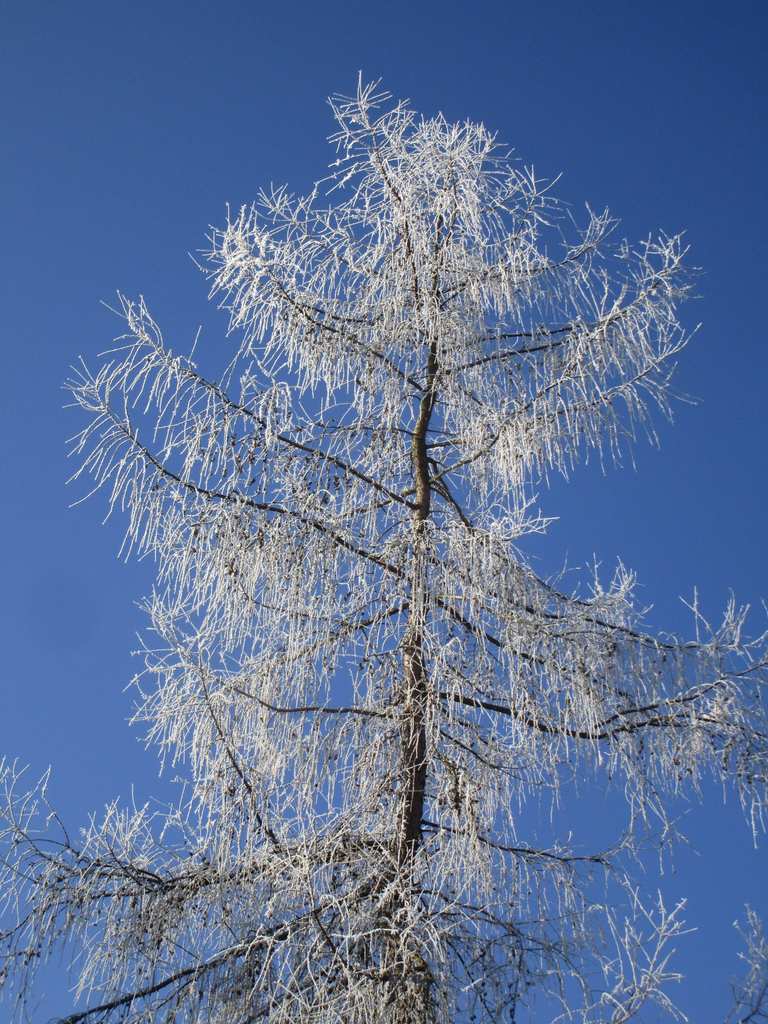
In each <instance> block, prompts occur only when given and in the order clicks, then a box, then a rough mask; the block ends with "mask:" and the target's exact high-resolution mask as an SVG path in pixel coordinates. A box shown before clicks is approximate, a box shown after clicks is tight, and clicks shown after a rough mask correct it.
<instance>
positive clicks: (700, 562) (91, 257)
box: [0, 0, 768, 1022]
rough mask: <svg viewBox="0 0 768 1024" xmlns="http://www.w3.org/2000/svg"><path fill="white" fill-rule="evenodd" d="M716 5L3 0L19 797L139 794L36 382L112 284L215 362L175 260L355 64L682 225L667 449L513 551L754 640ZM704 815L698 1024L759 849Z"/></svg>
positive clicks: (101, 534) (0, 57) (266, 175)
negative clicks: (37, 788) (692, 283)
mask: <svg viewBox="0 0 768 1024" xmlns="http://www.w3.org/2000/svg"><path fill="white" fill-rule="evenodd" d="M725 10H726V9H725V8H721V9H720V13H718V12H717V11H716V10H715V9H714V8H712V9H705V8H704V6H703V5H700V4H693V3H675V2H672V3H670V4H661V3H658V2H651V3H648V4H643V5H635V4H632V5H629V4H615V3H613V4H608V3H591V4H577V3H565V2H558V3H549V4H547V3H543V4H541V5H539V6H538V7H536V6H535V5H532V4H526V5H523V4H518V3H516V2H501V0H498V2H482V0H481V2H476V3H472V4H469V3H466V4H458V3H449V2H437V0H425V2H421V3H413V2H409V3H404V2H401V0H395V2H392V3H388V4H387V5H378V6H374V5H365V6H364V7H360V8H358V7H353V6H352V5H351V4H349V5H347V4H343V3H339V2H338V0H332V2H330V3H323V4H322V5H317V6H316V5H314V4H310V3H305V2H298V3H293V4H274V5H273V4H264V3H260V2H253V3H244V2H232V3H228V4H222V5H216V4H211V3H206V4H202V3H195V2H185V3H180V2H176V0H171V2H164V3H158V4H152V5H150V4H148V3H145V2H143V0H137V2H134V3H132V4H130V5H129V4H117V3H112V2H107V3H99V4H96V3H93V4H91V3H86V2H79V0H75V2H73V3H71V4H66V5H63V4H54V3H44V2H34V0H33V2H29V3H24V4H21V3H10V2H6V0H0V96H2V101H0V102H2V113H3V118H2V120H3V125H4V127H3V131H2V133H0V209H1V210H2V226H3V229H4V244H3V246H2V256H0V260H2V264H3V266H2V271H3V272H2V274H0V324H1V325H2V338H3V347H4V357H5V358H4V379H3V383H4V394H3V399H2V402H0V459H1V460H2V479H3V482H4V486H3V495H4V498H3V501H2V503H0V526H1V528H0V538H2V541H1V542H2V563H1V564H2V566H3V568H4V573H5V586H4V587H3V588H2V593H0V624H1V625H0V629H1V630H2V637H3V642H4V643H3V646H4V652H5V656H4V659H3V673H2V675H3V679H2V685H1V686H0V754H5V755H7V756H9V757H12V758H13V757H18V758H19V760H20V761H21V762H23V763H28V764H29V765H30V766H31V769H30V770H31V772H32V774H33V775H38V774H40V773H41V772H42V771H43V770H44V769H45V768H46V767H47V766H48V765H49V764H51V765H53V766H54V775H53V781H52V784H51V794H52V797H53V799H54V801H55V802H56V803H57V805H58V806H59V807H60V808H61V810H62V812H63V814H64V816H65V817H66V819H67V820H68V821H70V822H72V823H73V825H76V824H77V823H80V822H85V821H86V820H87V815H88V813H89V812H90V811H92V810H93V811H96V812H98V811H99V810H100V808H102V807H103V805H104V804H105V802H106V801H108V800H111V799H112V798H113V797H116V796H123V797H126V798H127V797H129V796H130V791H131V784H133V785H134V786H135V791H136V798H137V801H139V802H141V801H143V800H144V799H145V798H147V797H149V796H151V795H152V794H157V793H161V792H162V789H163V785H164V783H158V782H157V764H156V760H155V756H154V753H153V752H152V751H149V752H145V751H144V749H143V747H142V745H141V743H140V742H139V739H140V737H139V736H138V734H136V733H135V732H133V731H131V730H130V729H129V728H128V727H127V725H126V718H127V717H128V715H129V713H130V708H131V704H132V697H131V694H130V692H126V691H125V689H124V688H125V685H126V684H127V683H128V682H129V680H130V677H131V675H132V673H133V672H134V671H135V670H136V668H137V666H136V665H135V663H132V661H131V658H130V651H131V650H132V649H134V648H135V647H136V646H137V642H136V639H135V634H136V631H137V630H138V629H139V628H140V627H141V626H142V623H143V618H142V616H141V614H140V613H139V612H138V610H137V609H136V607H135V601H136V600H137V599H138V598H139V597H140V596H141V595H142V593H144V592H146V591H147V589H148V588H149V586H150V585H151V580H152V566H151V565H150V564H136V563H133V562H132V563H129V564H128V565H123V564H121V563H120V562H119V561H118V560H117V557H116V553H117V549H118V547H119V541H120V536H121V523H120V522H119V519H115V520H114V521H111V522H110V523H108V524H107V525H106V526H105V527H103V528H102V527H100V526H99V524H100V522H101V519H102V517H103V514H104V504H103V501H101V500H100V499H99V498H98V497H96V498H94V499H92V500H90V501H89V502H88V503H86V504H85V505H83V506H80V507H78V508H76V509H70V508H68V506H69V504H70V503H71V502H72V501H73V500H75V499H76V498H78V497H80V495H81V494H82V488H80V489H72V488H70V489H69V490H68V489H67V488H66V486H65V481H66V478H67V476H68V474H69V473H70V472H71V471H72V469H73V468H74V466H71V465H69V464H68V463H67V461H66V459H65V443H64V442H65V439H66V438H67V437H68V436H70V435H71V434H72V433H74V432H75V430H76V429H77V428H78V425H79V423H80V420H79V419H78V417H77V416H76V415H75V414H74V413H73V412H71V411H69V410H65V409H63V408H62V406H63V404H64V402H65V400H66V397H65V394H64V392H63V391H62V390H61V384H62V382H63V380H64V379H65V378H66V376H67V374H68V366H69V364H70V363H72V362H73V361H74V360H75V359H76V358H77V357H78V355H80V354H83V355H84V356H85V357H86V358H87V359H90V360H91V361H93V360H94V357H95V355H96V353H97V352H99V351H101V350H103V349H105V348H107V347H109V344H110V341H111V339H112V337H113V336H114V335H115V334H116V333H118V332H119V330H120V325H119V322H118V321H117V320H116V319H115V317H114V316H113V315H112V314H110V313H109V311H108V310H107V309H105V308H104V306H103V305H101V304H100V303H101V301H103V302H105V303H107V304H109V303H110V302H112V301H113V298H114V295H115V292H116V290H117V289H118V288H119V289H120V290H121V291H123V292H125V293H126V294H128V295H129V296H136V295H138V294H143V295H145V296H146V298H147V302H148V304H149V306H150V309H151V310H152V311H153V314H154V315H155V317H156V318H157V320H158V321H159V323H160V324H161V325H162V326H163V328H164V330H165V333H166V336H167V337H168V338H169V339H173V340H172V342H171V343H172V345H173V347H174V348H175V349H177V350H183V349H185V348H187V347H188V346H189V345H190V344H191V341H192V338H193V336H194V333H195V331H196V329H197V327H198V325H200V324H202V325H203V334H202V340H201V344H203V345H209V346H217V347H220V348H222V349H223V350H224V351H225V352H226V347H227V346H228V345H231V342H228V341H227V340H226V339H225V337H224V334H225V327H226V321H225V318H224V315H223V314H222V313H220V312H217V311H216V310H215V309H213V308H212V307H211V306H210V305H209V304H208V303H207V302H206V291H207V288H206V283H205V281H204V280H203V278H202V277H201V275H200V272H199V271H198V270H197V269H196V268H195V266H194V263H193V261H192V259H190V257H189V254H190V253H194V252H195V251H196V250H198V249H200V248H203V247H204V246H205V235H206V231H207V227H208V225H209V224H212V223H214V224H220V223H222V222H223V220H224V218H225V204H226V203H230V204H231V205H232V206H233V207H237V206H239V205H240V204H241V203H243V202H248V201H250V200H251V199H252V198H253V197H254V196H255V193H256V191H257V189H258V187H259V186H260V185H264V184H268V183H270V182H276V183H282V182H287V183H288V184H289V186H290V187H291V188H293V189H295V190H297V191H304V190H307V189H309V188H310V187H311V185H312V183H313V181H314V180H316V179H317V178H319V177H321V176H322V174H323V169H324V167H325V165H326V164H327V162H328V161H329V160H330V159H332V156H333V154H332V152H331V150H330V149H329V148H328V146H327V143H326V141H325V138H326V136H327V134H328V133H329V132H330V131H331V130H332V123H331V119H330V115H329V111H328V109H327V107H326V106H325V104H324V99H325V97H326V96H327V95H328V94H329V93H331V92H337V91H339V92H351V91H352V90H353V88H354V84H355V80H356V76H357V72H358V70H362V72H363V74H364V76H365V77H367V78H377V77H380V76H381V77H382V78H383V82H384V85H385V86H386V87H387V88H389V89H390V90H391V91H392V92H394V93H395V94H396V95H398V96H407V97H410V98H411V100H412V101H413V103H414V105H415V107H416V108H417V109H418V110H420V111H422V112H423V113H425V114H427V115H429V114H432V113H434V112H436V111H438V110H441V111H443V113H444V114H445V115H446V116H447V117H448V118H449V119H452V120H461V119H464V118H471V119H473V120H482V121H483V122H484V123H485V124H486V125H487V126H488V127H490V128H492V129H494V130H497V131H498V132H499V137H500V139H502V140H504V141H505V142H506V143H508V144H509V145H510V146H512V147H514V148H515V151H516V153H517V155H518V156H519V157H520V158H521V159H522V160H523V161H524V162H525V163H526V164H533V165H534V166H535V168H536V170H537V172H538V173H539V174H540V175H541V176H543V177H546V178H552V177H555V176H557V175H558V174H561V173H562V178H561V179H560V181H559V183H558V186H557V194H558V195H559V196H560V197H561V198H562V199H564V200H566V201H568V202H569V203H571V204H572V206H573V210H574V214H575V216H577V217H578V215H579V211H580V210H581V209H583V205H582V204H583V203H584V202H588V203H589V204H590V205H591V206H593V207H594V208H596V209H602V208H603V207H604V206H608V207H609V208H610V209H611V210H612V212H613V213H614V214H615V215H616V216H618V217H619V218H620V219H621V221H622V226H621V229H620V233H621V235H622V236H626V237H627V238H629V239H630V240H632V239H639V238H642V237H644V236H645V235H647V234H648V233H649V232H653V231H656V230H657V229H664V230H667V231H669V232H675V231H677V230H679V229H685V230H686V232H687V238H688V240H689V242H690V245H691V256H690V260H691V262H692V263H693V264H694V265H696V266H699V267H701V268H702V273H701V275H700V277H699V278H698V282H697V291H698V293H699V298H698V299H697V300H695V301H693V302H691V303H689V304H688V306H687V307H686V308H685V309H684V313H683V315H684V318H685V320H686V322H687V323H688V324H689V326H690V327H691V328H693V327H694V326H695V325H696V324H697V323H699V322H701V323H702V327H701V329H700V330H699V332H698V333H697V335H696V337H695V339H694V341H693V342H692V343H691V345H690V347H689V348H688V349H687V350H686V351H685V352H684V353H683V355H682V358H681V360H680V366H679V372H678V376H677V387H678V389H679V390H680V391H681V392H684V393H686V394H688V395H690V396H693V397H695V398H696V399H697V403H696V404H682V403H681V404H678V406H677V415H676V423H675V424H674V426H670V425H668V424H665V423H661V424H660V428H659V432H660V437H661V442H662V444H661V448H660V450H654V449H651V448H649V447H647V446H644V445H640V446H639V447H638V449H637V451H636V453H635V466H634V467H633V466H632V465H631V462H630V461H629V460H627V464H626V465H625V467H624V468H623V470H621V471H620V470H618V469H614V468H609V469H608V470H607V471H606V472H605V473H603V472H602V471H601V469H600V467H599V466H596V465H590V466H587V467H586V468H582V469H579V470H577V472H576V473H575V474H574V475H573V478H572V479H571V480H570V481H569V482H568V483H567V484H566V483H564V482H562V481H554V482H553V486H552V488H551V490H550V492H549V493H547V494H543V495H542V504H543V510H544V512H545V513H546V514H549V515H553V516H557V517H559V518H558V520H557V522H556V523H554V524H553V526H552V528H551V531H550V534H549V536H548V538H547V540H546V543H544V544H542V545H538V546H537V555H538V557H539V558H540V565H541V567H542V568H543V569H545V570H552V569H555V568H557V567H558V566H560V565H561V564H562V563H563V561H564V560H565V559H567V561H568V563H569V564H570V565H583V564H586V563H589V562H591V561H592V560H593V558H597V559H598V560H599V561H600V562H601V563H602V565H603V566H604V567H605V572H606V573H608V574H609V573H610V571H611V569H612V567H613V566H614V565H615V563H616V560H617V559H618V558H621V559H622V560H623V562H624V563H625V564H626V565H627V566H629V567H631V568H632V569H634V570H636V571H637V573H638V575H639V578H640V582H641V583H642V585H643V586H642V589H641V594H642V595H643V600H644V601H645V602H646V603H647V604H648V605H653V610H652V612H651V613H650V615H649V619H650V622H651V623H652V624H654V625H656V626H659V627H662V628H668V629H681V630H682V629H685V628H687V625H688V621H689V620H688V617H687V616H686V614H685V609H684V607H683V605H682V603H681V602H680V600H679V598H680V596H681V595H682V596H684V597H688V598H689V597H690V595H691V593H692V588H693V586H694V585H696V586H697V587H698V588H699V592H700V594H701V598H702V603H703V607H704V609H705V611H706V612H708V613H710V614H711V615H712V616H713V617H716V616H717V614H718V611H719V610H720V609H721V608H722V607H723V606H724V604H725V602H726V601H727V599H728V596H729V593H730V591H731V590H733V592H735V594H736V595H737V597H738V599H739V600H740V601H743V602H748V603H750V604H751V605H752V606H753V608H754V615H753V618H752V620H751V622H752V629H753V631H758V630H762V629H763V628H764V614H763V613H762V612H761V610H760V602H761V599H762V598H763V597H766V596H768V579H767V575H766V567H767V566H766V562H767V559H766V544H765V525H764V523H765V514H764V506H765V499H766V494H767V493H768V485H767V484H766V460H765V442H766V429H765V408H766V381H767V380H768V349H767V347H766V344H765V340H764V336H763V330H762V325H763V318H764V308H763V307H764V303H765V292H766V271H767V269H768V268H767V267H766V257H765V237H766V220H767V218H766V205H767V203H766V194H765V187H764V177H765V170H764V168H765V164H766V141H765V129H764V124H765V112H766V81H767V75H766V70H765V62H764V55H763V47H764V40H765V35H766V29H767V28H768V18H767V17H766V14H765V13H763V12H762V11H761V10H759V9H758V6H757V5H754V4H750V3H742V2H735V3H731V4H729V5H728V6H727V18H726V14H725V13H724V12H725ZM706 796H707V803H706V807H705V808H704V809H703V810H701V809H696V808H695V807H694V806H693V805H692V806H691V807H690V809H689V810H690V813H689V814H688V815H687V818H686V823H685V825H684V826H683V828H684V831H686V832H687V833H688V835H689V836H690V839H691V846H690V847H683V848H681V849H680V850H679V854H678V856H677V858H676V862H675V869H676V874H673V875H672V876H671V877H669V876H666V877H665V879H664V880H663V883H662V884H663V885H664V887H665V891H668V892H670V893H679V894H680V895H681V896H686V897H687V898H688V900H689V903H688V912H687V915H686V916H687V920H688V921H689V923H690V925H691V926H692V927H695V928H697V929H698V931H696V932H695V933H694V934H692V935H691V936H689V938H688V939H687V940H686V942H685V944H684V946H682V947H681V951H680V957H679V966H680V968H681V969H682V970H683V971H684V972H685V973H686V974H687V980H686V981H685V983H684V984H683V985H682V986H681V988H680V993H679V1001H680V1003H681V1005H682V1007H683V1008H684V1009H686V1010H687V1012H688V1013H689V1015H690V1017H691V1019H692V1020H695V1021H706V1020H713V1021H720V1020H721V1018H722V1012H721V1008H723V1007H724V1006H725V1004H726V1003H727V1000H728V979H729V977H730V976H731V975H733V974H734V973H735V972H736V971H737V968H738V965H737V960H736V951H737V949H738V940H737V938H736V936H735V935H734V934H733V929H732V928H731V922H732V921H733V919H734V918H735V917H736V916H737V915H739V914H740V913H741V909H742V907H743V904H744V902H745V901H746V900H749V901H751V903H752V904H753V906H755V908H756V909H758V910H761V911H762V912H763V915H764V916H765V917H766V918H768V886H767V885H766V870H765V869H766V857H765V849H766V847H765V843H764V844H763V846H762V848H761V849H758V850H757V851H755V850H754V849H753V848H752V843H751V838H750V835H749V832H748V829H747V828H746V826H745V825H744V824H743V822H742V821H741V818H740V814H739V811H738V808H737V806H736V804H735V801H734V800H733V799H732V798H731V799H729V801H728V803H727V804H726V805H725V807H724V806H723V802H722V799H721V797H720V794H718V793H713V792H707V793H706ZM683 810H686V809H685V808H684V807H682V806H681V811H683ZM584 813H588V814H595V813H596V810H595V807H594V806H590V805H588V804H585V808H584ZM595 824H596V828H597V827H598V822H597V819H596V823H595ZM650 877H651V878H653V877H654V876H653V875H651V876H650ZM43 980H44V981H46V984H45V985H44V986H43V987H47V988H48V990H49V993H50V996H51V998H50V999H46V1000H44V1001H43V1002H41V1003H40V1005H39V1007H38V1009H37V1010H36V1011H35V1012H34V1013H33V1014H32V1020H33V1021H35V1022H37V1021H43V1020H46V1019H48V1018H49V1017H51V1016H53V1015H54V1014H55V1013H57V1012H59V1013H66V1012H67V1011H68V1010H71V1002H69V1003H68V1002H67V1000H68V998H69V997H67V996H66V995H63V993H64V989H63V988H62V980H61V976H60V973H59V972H58V971H57V970H55V969H51V970H50V971H49V972H48V973H45V974H44V975H43ZM62 1000H64V1002H62Z"/></svg>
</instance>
